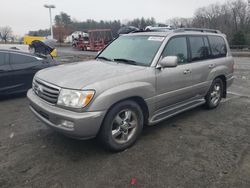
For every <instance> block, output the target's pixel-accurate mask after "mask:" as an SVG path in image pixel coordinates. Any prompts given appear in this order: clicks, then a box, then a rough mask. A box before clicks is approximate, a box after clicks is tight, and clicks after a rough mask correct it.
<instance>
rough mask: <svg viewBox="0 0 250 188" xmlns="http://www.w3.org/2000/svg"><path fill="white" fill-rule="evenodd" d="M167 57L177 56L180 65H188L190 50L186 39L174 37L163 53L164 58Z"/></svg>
mask: <svg viewBox="0 0 250 188" xmlns="http://www.w3.org/2000/svg"><path fill="white" fill-rule="evenodd" d="M166 56H177V57H178V64H185V63H187V62H188V49H187V39H186V37H174V38H172V39H170V41H169V42H168V43H167V46H166V47H165V49H164V51H163V53H162V57H166Z"/></svg>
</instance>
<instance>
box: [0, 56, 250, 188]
mask: <svg viewBox="0 0 250 188" xmlns="http://www.w3.org/2000/svg"><path fill="white" fill-rule="evenodd" d="M61 58H63V57H61ZM69 59H70V58H69ZM235 60H236V66H235V67H236V70H235V71H236V72H235V75H236V81H235V82H234V84H233V86H232V87H231V88H230V89H229V95H228V98H227V99H225V100H223V102H222V103H221V105H220V106H219V107H218V108H217V109H215V110H210V111H208V110H205V109H204V108H203V107H198V108H195V109H193V110H191V111H188V112H185V113H182V114H180V115H178V116H176V117H174V118H171V119H169V120H167V121H164V122H162V123H159V124H158V125H156V126H154V127H146V128H145V129H144V131H143V135H142V136H141V138H140V139H139V141H138V142H137V143H136V145H135V146H134V147H132V148H130V149H129V150H126V151H124V152H122V153H116V154H114V153H110V152H107V151H105V150H103V149H102V148H101V147H100V146H99V145H98V144H97V142H96V140H89V141H77V140H73V139H69V138H66V137H64V136H62V135H60V134H57V133H55V132H53V131H52V130H50V129H49V128H47V127H46V126H45V125H44V124H43V123H41V122H40V121H38V120H37V119H36V118H35V117H34V115H33V114H32V113H31V112H30V110H29V108H28V101H27V99H26V98H25V96H19V97H12V98H8V99H1V101H0V117H1V122H0V187H2V188H5V187H6V188H9V187H17V188H19V187H53V188H57V187H66V188H68V187H87V188H91V187H100V188H103V187H108V188H110V187H149V188H152V187H174V188H175V187H191V188H195V187H197V188H198V187H199V188H200V187H237V188H238V187H246V188H249V187H250V58H236V59H235Z"/></svg>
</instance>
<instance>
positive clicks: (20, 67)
mask: <svg viewBox="0 0 250 188" xmlns="http://www.w3.org/2000/svg"><path fill="white" fill-rule="evenodd" d="M56 64H57V63H56V61H55V60H53V59H52V58H51V57H50V56H43V57H39V56H37V55H35V54H31V53H28V52H23V51H20V50H6V49H2V50H1V49H0V96H6V95H9V94H17V93H23V92H26V91H27V90H28V89H30V88H31V87H32V79H33V77H34V75H35V73H36V72H37V71H39V70H41V69H44V68H47V67H51V66H54V65H56Z"/></svg>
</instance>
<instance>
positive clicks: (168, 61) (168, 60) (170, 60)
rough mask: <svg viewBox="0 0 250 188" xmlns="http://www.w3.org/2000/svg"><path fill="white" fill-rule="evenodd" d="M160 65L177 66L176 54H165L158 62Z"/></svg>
mask: <svg viewBox="0 0 250 188" xmlns="http://www.w3.org/2000/svg"><path fill="white" fill-rule="evenodd" d="M159 64H160V66H161V67H162V68H166V67H177V65H178V57H177V56H167V57H164V58H163V59H162V60H161V61H160V62H159Z"/></svg>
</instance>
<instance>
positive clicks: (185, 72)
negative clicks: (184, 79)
mask: <svg viewBox="0 0 250 188" xmlns="http://www.w3.org/2000/svg"><path fill="white" fill-rule="evenodd" d="M191 73H192V72H191V70H189V69H187V70H184V72H183V74H191Z"/></svg>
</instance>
